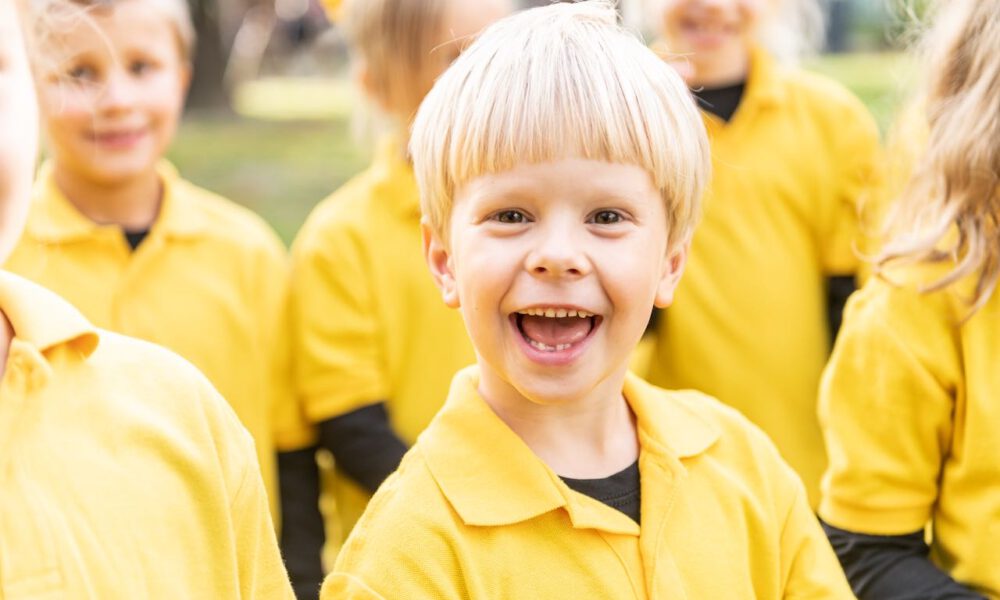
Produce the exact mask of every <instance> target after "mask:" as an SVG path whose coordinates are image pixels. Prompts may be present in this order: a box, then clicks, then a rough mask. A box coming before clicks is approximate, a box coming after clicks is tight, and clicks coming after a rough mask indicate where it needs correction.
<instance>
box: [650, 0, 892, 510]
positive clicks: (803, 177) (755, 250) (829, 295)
mask: <svg viewBox="0 0 1000 600" xmlns="http://www.w3.org/2000/svg"><path fill="white" fill-rule="evenodd" d="M660 6H661V7H662V11H661V12H659V16H660V17H661V18H662V34H663V42H664V45H665V47H666V51H667V52H668V53H669V56H670V60H671V61H673V62H674V64H675V65H676V66H677V68H678V70H679V71H680V72H681V74H682V75H684V76H685V78H686V79H687V82H688V85H689V86H690V87H691V88H692V89H693V91H694V93H695V95H696V96H697V98H698V101H699V105H700V107H701V109H702V113H703V117H704V121H705V125H706V127H707V129H708V135H709V141H710V143H711V148H712V167H713V172H712V181H711V182H710V184H709V190H708V193H707V195H706V199H705V215H704V220H703V221H702V223H701V225H700V226H699V228H698V231H697V233H696V234H695V236H694V240H693V243H692V246H691V260H690V261H689V263H688V267H687V274H686V275H685V277H684V280H683V281H682V282H681V285H680V287H679V288H678V290H677V302H676V304H675V305H674V306H673V307H672V308H671V310H670V311H669V312H665V313H663V314H662V315H656V317H654V322H653V323H652V325H651V327H652V331H651V333H652V334H653V335H652V340H651V344H652V348H649V347H647V348H646V351H647V352H649V353H650V354H651V356H648V355H647V356H646V357H645V358H644V359H640V361H639V363H638V364H639V370H640V372H643V371H644V370H646V372H647V374H648V377H649V379H650V381H651V382H653V383H655V384H658V385H663V386H666V387H670V388H686V387H691V388H695V389H700V390H703V391H705V392H708V393H709V394H712V395H714V396H716V397H718V398H719V399H720V400H722V401H723V402H726V403H728V404H729V405H731V406H733V407H736V408H737V409H739V410H740V411H741V412H743V413H744V414H745V415H747V416H748V417H749V418H750V420H751V421H753V422H754V423H756V424H757V425H759V426H761V427H762V428H763V429H764V431H765V432H766V433H767V434H768V435H769V436H770V437H771V438H772V439H773V440H774V442H775V443H776V444H777V446H778V448H779V449H780V450H781V452H782V454H783V455H784V457H785V459H786V460H788V461H789V463H791V465H792V466H793V467H794V468H795V469H796V471H798V473H799V475H800V476H801V477H802V478H803V480H804V481H805V484H806V488H807V490H808V491H809V495H810V500H811V502H812V503H813V505H814V506H815V504H816V502H818V489H819V488H818V486H819V478H820V475H821V474H822V472H823V468H824V466H825V464H826V458H825V456H824V451H823V442H822V438H821V436H820V431H819V425H818V423H817V418H816V408H815V404H816V389H817V385H818V382H819V376H820V372H821V370H822V368H823V365H824V363H825V362H826V358H827V356H828V353H829V350H830V343H831V337H832V336H833V335H834V333H835V330H836V328H837V323H839V314H840V311H841V308H842V305H843V300H844V299H845V298H846V296H847V295H848V294H849V293H850V292H851V291H852V290H853V278H854V276H855V274H856V272H857V271H858V258H857V256H856V254H855V243H856V242H857V240H858V233H859V226H858V220H859V219H858V213H859V199H860V198H861V196H862V192H863V190H864V189H865V188H866V186H867V185H868V184H869V178H870V177H871V175H872V173H873V171H874V166H875V162H876V157H877V152H878V132H877V129H876V126H875V123H874V121H873V120H872V118H871V116H870V115H869V114H868V112H867V110H866V109H865V108H864V106H863V105H862V104H861V102H860V101H859V100H858V99H857V98H855V97H854V96H852V95H851V94H850V93H849V92H848V91H847V90H845V89H844V88H843V87H841V86H840V85H838V84H836V83H834V82H833V81H830V80H828V79H826V78H824V77H820V76H818V75H814V74H811V73H807V72H805V71H803V70H801V69H797V68H794V67H792V66H788V65H787V64H785V63H786V62H787V61H783V60H782V59H787V58H789V57H791V56H794V55H796V54H797V53H798V52H799V51H800V49H801V48H802V47H803V45H804V44H803V40H804V39H807V35H806V33H807V31H808V30H809V28H808V27H806V25H805V23H809V22H810V19H807V18H805V17H808V16H809V15H812V14H818V10H819V9H818V7H817V6H816V4H815V1H814V0H766V1H759V2H757V1H749V0H663V2H661V4H660ZM647 343H650V342H649V341H647ZM650 350H651V352H650ZM644 362H645V363H647V365H645V368H644V365H643V363H644Z"/></svg>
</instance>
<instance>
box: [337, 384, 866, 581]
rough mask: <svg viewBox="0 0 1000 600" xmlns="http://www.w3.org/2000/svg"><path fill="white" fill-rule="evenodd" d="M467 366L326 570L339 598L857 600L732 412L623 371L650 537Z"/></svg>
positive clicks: (755, 438)
mask: <svg viewBox="0 0 1000 600" xmlns="http://www.w3.org/2000/svg"><path fill="white" fill-rule="evenodd" d="M477 386H478V369H477V368H476V367H471V368H469V369H467V370H464V371H462V372H460V373H459V374H458V375H457V376H456V378H455V381H454V383H453V385H452V390H451V393H450V395H449V398H448V401H447V403H446V404H445V407H444V409H442V411H441V412H440V413H439V414H438V416H437V417H436V418H435V420H434V421H433V422H432V423H431V425H430V426H429V427H428V428H427V431H426V432H424V434H423V435H422V436H421V437H420V440H419V441H418V442H417V444H416V446H414V448H413V449H412V450H411V451H410V452H409V453H408V454H407V455H406V458H404V460H403V464H402V465H401V467H400V469H399V470H398V471H397V472H396V473H395V474H394V475H393V476H392V477H391V478H390V479H389V480H388V481H387V482H386V483H385V484H384V485H383V486H382V487H381V488H380V489H379V491H378V492H377V493H376V495H375V497H374V498H373V500H372V502H371V504H370V505H369V507H368V510H367V511H366V512H365V515H364V516H363V517H362V519H361V521H359V522H358V524H357V526H356V527H355V529H354V532H353V533H352V534H351V537H350V538H349V539H348V541H347V543H346V545H345V546H344V549H343V550H342V552H341V554H340V556H339V557H338V559H337V564H336V567H335V569H334V572H333V573H332V574H331V575H330V576H328V578H327V580H326V582H325V584H324V589H323V593H322V595H321V597H322V598H323V599H324V600H329V599H333V598H379V597H381V598H409V599H422V598H436V599H444V598H663V599H666V598H671V599H673V598H811V599H819V598H853V596H852V595H851V592H850V590H849V589H848V587H847V583H846V581H845V580H844V576H843V573H842V572H841V570H840V566H839V565H838V563H837V559H836V557H834V555H833V551H832V550H831V549H830V547H829V545H828V543H827V541H826V538H825V537H824V535H823V533H822V531H821V530H820V528H819V524H818V522H817V520H816V518H815V517H814V516H813V514H812V512H811V511H810V509H809V504H808V502H807V501H806V496H805V490H804V489H803V488H802V484H801V482H800V481H799V480H798V478H797V477H796V476H795V474H794V473H793V472H792V471H791V469H790V468H789V467H788V466H787V465H785V464H784V463H783V462H782V461H781V459H780V458H779V456H778V453H777V451H776V450H775V449H774V447H773V445H772V444H771V443H770V442H769V441H768V440H767V439H766V437H765V436H764V435H763V434H762V433H760V431H759V430H757V429H756V428H755V427H753V426H752V425H750V424H749V423H748V422H747V421H746V420H745V419H744V418H742V417H741V416H740V415H738V414H737V413H736V412H735V411H733V410H732V409H729V408H727V407H725V406H723V405H721V404H720V403H718V402H716V401H715V400H713V399H711V398H708V397H706V396H703V395H701V394H698V393H696V392H666V391H663V390H659V389H657V388H654V387H652V386H650V385H649V384H647V383H645V382H644V381H642V380H640V379H639V378H638V377H635V376H631V375H630V376H629V378H628V379H627V380H626V382H625V387H624V390H623V393H624V395H625V397H626V399H627V401H628V402H629V405H630V406H631V408H632V411H633V412H634V413H635V416H636V422H637V426H638V430H639V443H640V446H641V449H640V456H639V470H640V473H641V486H642V489H641V496H642V498H641V512H642V526H641V527H640V526H639V525H638V524H636V523H635V522H634V521H632V520H631V519H630V518H628V517H627V516H625V515H624V514H622V513H621V512H619V511H617V510H615V509H613V508H611V507H609V506H607V505H605V504H603V503H601V502H599V501H597V500H594V499H592V498H589V497H587V496H584V495H582V494H579V493H577V492H575V491H572V490H571V489H570V488H569V487H568V486H566V485H565V483H563V482H562V480H561V479H559V477H558V476H557V475H555V474H554V473H553V472H552V471H551V470H550V469H549V468H548V466H546V465H545V463H543V462H542V461H541V460H540V459H539V458H538V457H536V456H535V455H534V454H533V453H532V452H531V450H530V449H529V448H528V447H527V446H526V445H525V444H524V442H523V441H522V440H521V439H520V438H519V437H518V436H517V434H515V433H514V432H513V431H511V430H510V429H509V428H508V427H507V426H506V425H505V424H504V423H503V422H502V421H501V420H500V419H499V418H498V417H497V416H496V415H495V414H494V413H493V412H492V411H491V410H490V408H489V407H488V405H487V404H486V403H485V402H484V401H483V400H482V399H481V398H480V397H479V395H478V393H477V392H476V389H477Z"/></svg>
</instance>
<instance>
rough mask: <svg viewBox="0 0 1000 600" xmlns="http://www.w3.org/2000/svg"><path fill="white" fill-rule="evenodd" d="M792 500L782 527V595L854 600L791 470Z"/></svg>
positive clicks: (804, 492)
mask: <svg viewBox="0 0 1000 600" xmlns="http://www.w3.org/2000/svg"><path fill="white" fill-rule="evenodd" d="M788 476H789V479H792V480H794V481H792V482H791V483H792V484H793V485H794V491H792V492H791V494H790V497H791V498H792V502H791V505H790V508H789V510H788V513H787V516H786V518H785V522H784V525H783V527H782V530H781V565H782V576H783V578H784V585H783V586H782V588H783V590H784V593H783V594H782V598H787V599H796V600H798V599H801V600H806V599H809V600H813V599H821V598H831V599H832V598H842V599H852V598H854V594H853V593H851V588H850V585H849V584H848V583H847V579H846V577H845V576H844V571H843V569H842V568H841V566H840V563H839V562H838V561H837V556H836V555H835V554H834V552H833V548H831V547H830V542H829V541H827V538H826V535H825V534H824V533H823V529H822V528H821V527H820V524H819V521H818V520H817V519H816V515H815V514H813V511H812V509H811V508H810V505H809V499H808V498H807V497H806V491H805V488H804V487H803V485H802V482H801V481H799V480H798V477H797V476H795V474H794V473H792V472H791V471H789V473H788Z"/></svg>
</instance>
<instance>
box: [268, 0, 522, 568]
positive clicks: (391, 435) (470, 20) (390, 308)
mask: <svg viewBox="0 0 1000 600" xmlns="http://www.w3.org/2000/svg"><path fill="white" fill-rule="evenodd" d="M508 11H509V6H508V2H507V0H421V1H417V2H414V1H403V0H347V1H346V2H344V3H343V6H341V7H340V13H339V19H338V24H339V25H340V26H341V27H342V29H343V31H344V33H345V35H346V36H347V40H348V43H349V46H350V49H351V53H352V60H353V63H354V70H355V75H356V79H357V81H358V82H359V84H360V87H361V89H362V91H363V92H364V94H365V96H366V97H367V98H368V99H369V100H371V101H372V102H373V103H374V104H375V106H376V107H377V108H378V109H380V110H381V112H382V113H384V115H385V116H386V117H387V118H388V119H389V120H390V122H391V123H390V125H389V128H390V131H389V132H388V133H387V135H385V136H384V138H383V139H382V140H381V141H380V143H379V147H378V150H377V153H376V156H375V159H374V162H373V163H372V165H371V167H369V168H368V169H367V170H366V171H364V172H363V173H361V174H360V175H358V176H356V177H355V178H354V179H352V180H351V181H349V182H348V183H347V184H345V185H344V186H343V187H342V188H341V189H340V190H338V191H337V192H336V193H334V194H333V195H332V196H330V197H329V198H327V199H326V200H324V201H323V202H321V203H320V204H319V205H318V206H317V207H316V209H315V210H314V211H313V212H312V214H311V215H310V216H309V218H308V220H307V221H306V223H305V225H304V226H303V227H302V230H301V231H300V232H299V235H298V237H297V238H296V240H295V243H294V245H293V251H292V254H293V273H292V286H291V290H292V293H291V304H292V319H293V338H294V342H293V347H294V356H295V369H294V373H295V388H296V390H297V392H298V394H299V398H300V400H301V402H302V403H303V405H304V410H305V412H306V413H307V415H308V417H309V419H310V420H311V421H312V422H314V423H318V425H319V432H320V446H321V447H322V448H325V449H326V450H329V451H330V452H331V453H332V455H333V458H334V461H335V463H336V471H337V473H338V478H337V481H336V484H335V488H336V492H335V494H336V498H337V511H338V513H339V518H340V523H339V525H340V526H339V529H340V533H337V532H336V531H334V532H333V533H332V535H333V536H336V537H337V539H333V540H331V542H332V546H334V547H336V546H338V545H339V541H340V540H339V538H340V536H341V535H346V534H347V533H348V532H349V531H350V528H351V527H352V526H353V524H354V522H355V521H356V520H357V518H358V516H360V514H361V512H362V511H363V510H364V507H365V504H366V503H367V501H368V498H369V496H370V494H371V493H372V492H374V491H375V489H376V488H377V487H378V486H379V484H381V483H382V481H383V480H384V479H385V478H386V476H388V475H389V474H390V473H392V472H393V471H394V470H395V469H396V467H397V466H398V465H399V460H400V458H401V457H402V456H403V453H404V452H405V451H406V449H407V447H408V446H409V445H410V444H412V443H413V442H414V440H415V439H416V437H417V434H419V433H420V432H421V431H422V430H423V429H424V427H425V426H426V425H427V423H428V422H430V419H431V417H432V416H433V415H434V413H435V412H437V410H438V408H440V406H441V404H442V402H443V401H444V398H445V396H446V394H447V391H448V383H449V381H451V377H452V375H454V374H455V372H456V371H457V370H458V369H460V368H462V367H465V366H467V365H469V364H471V363H472V362H473V361H474V360H475V356H474V354H473V352H472V348H471V346H470V345H469V342H468V338H467V335H466V333H465V330H464V328H463V327H462V320H461V318H460V317H459V315H457V314H456V313H455V312H454V311H450V310H448V309H447V307H445V306H443V305H442V303H441V297H440V294H439V293H438V291H437V289H436V288H435V287H434V284H433V282H432V281H431V278H430V275H428V273H427V269H426V267H425V265H424V262H423V258H422V256H421V241H420V206H419V202H418V200H419V199H418V195H417V187H416V182H415V181H414V179H413V171H412V168H411V166H410V162H409V158H408V157H407V155H406V142H407V133H406V132H407V130H408V128H409V125H410V121H411V119H412V118H413V115H414V114H415V112H416V110H417V107H418V106H419V104H420V101H421V100H422V99H423V97H424V94H426V93H427V91H428V90H429V89H430V87H431V85H432V84H433V83H434V79H435V78H436V77H437V76H438V75H439V74H440V73H441V72H442V71H443V70H444V69H445V68H446V67H447V66H448V65H449V64H450V63H451V61H452V60H453V59H454V58H455V57H456V56H458V54H459V53H460V52H461V51H462V48H463V47H464V46H465V45H466V44H467V43H469V41H470V39H471V38H472V37H473V36H474V35H475V34H476V33H477V32H478V31H479V30H480V29H482V28H483V27H485V26H486V25H488V24H489V23H491V22H492V21H493V20H495V19H497V18H499V17H501V16H503V15H504V14H506V13H507V12H508ZM314 454H315V452H314V451H312V450H310V449H304V450H301V451H299V452H297V453H286V454H284V455H283V456H282V457H281V464H282V470H283V471H285V472H286V473H287V475H288V477H289V478H294V477H295V476H294V475H293V474H294V473H296V472H299V471H302V470H307V469H309V468H311V467H312V463H313V462H314ZM295 491H296V490H294V489H291V488H290V492H295ZM298 491H308V487H306V488H301V489H300V490H298ZM286 500H287V502H289V503H290V505H292V506H295V508H294V509H292V508H290V509H289V511H290V512H295V513H296V514H297V515H298V516H297V518H299V519H306V518H307V517H306V515H307V514H308V512H309V510H310V507H309V505H310V504H311V505H313V506H314V505H315V503H316V498H315V497H313V498H309V497H308V494H299V496H298V498H297V499H292V498H287V499H286ZM312 511H313V512H315V509H312ZM310 529H311V530H312V531H314V532H315V533H316V534H320V535H321V534H322V530H321V528H320V527H318V526H312V527H311V528H310V526H309V525H308V524H306V523H303V524H299V523H296V524H295V525H293V526H292V527H291V528H290V529H288V530H287V531H286V534H289V535H291V534H294V533H298V532H302V533H303V534H304V535H302V536H299V537H298V538H297V539H289V535H286V536H285V538H284V540H283V548H284V550H285V552H286V555H287V556H288V559H289V564H290V570H291V571H292V578H293V580H295V581H298V580H301V578H303V577H308V578H310V579H312V578H315V579H316V583H317V584H318V582H319V580H318V578H319V577H320V576H321V573H320V572H319V571H318V562H317V561H318V556H317V553H316V550H315V548H316V546H317V545H318V544H321V543H322V537H320V538H318V539H317V538H315V537H314V538H312V539H308V535H307V532H308V531H310ZM300 557H301V558H300ZM300 563H305V564H304V565H303V566H302V567H300V566H299V565H300ZM310 564H311V565H312V567H309V565H310ZM310 568H311V573H312V575H306V574H305V571H307V570H308V569H310Z"/></svg>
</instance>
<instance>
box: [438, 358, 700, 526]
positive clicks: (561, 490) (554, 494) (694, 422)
mask: <svg viewBox="0 0 1000 600" xmlns="http://www.w3.org/2000/svg"><path fill="white" fill-rule="evenodd" d="M478 385H479V369H478V367H469V368H467V369H465V370H463V371H460V372H459V373H458V374H457V375H456V376H455V378H454V380H453V381H452V386H451V391H450V392H449V394H448V400H447V402H446V403H445V406H444V407H443V408H442V410H441V412H440V413H438V415H437V416H436V417H435V419H434V421H433V422H432V423H431V425H430V426H429V427H428V429H427V431H426V432H425V433H424V434H423V435H422V436H421V440H420V442H419V444H418V446H419V447H420V448H421V451H422V453H423V455H424V457H425V460H426V462H427V466H428V468H429V469H430V472H431V474H432V476H433V477H434V479H435V481H436V482H437V484H438V486H439V487H440V488H441V490H442V492H443V494H444V495H445V497H446V498H447V499H448V502H449V503H450V504H451V505H452V506H453V507H454V508H455V511H456V512H457V513H458V514H459V516H461V518H462V520H463V521H464V522H465V523H466V524H468V525H475V526H500V525H510V524H514V523H519V522H522V521H525V520H528V519H531V518H533V517H537V516H539V515H542V514H544V513H547V512H549V511H552V510H555V509H557V508H566V510H567V512H568V513H569V517H570V520H571V521H572V523H573V525H574V527H578V528H596V529H602V530H605V531H611V532H615V533H623V534H633V535H636V534H637V533H638V527H637V526H636V524H635V523H634V522H633V521H631V519H628V518H627V517H624V515H622V517H623V519H620V520H618V521H617V522H616V523H618V525H615V523H611V522H609V520H608V519H607V518H606V517H604V516H603V515H606V514H607V511H603V513H602V514H597V512H595V511H591V510H587V507H585V506H581V505H580V504H579V503H578V502H574V501H573V500H572V499H571V494H573V493H574V492H572V491H571V490H570V488H569V487H568V486H567V485H566V484H565V483H564V482H563V481H562V480H561V479H560V478H559V476H558V475H556V474H555V473H554V472H553V471H552V470H551V469H550V468H549V467H548V466H547V465H546V464H545V463H544V462H543V461H542V460H541V459H539V458H538V457H537V456H535V454H534V453H533V452H532V451H531V449H529V448H528V446H527V445H526V444H525V443H524V442H523V441H522V440H521V438H519V437H518V436H517V434H516V433H514V432H513V431H512V430H511V429H510V428H509V427H508V426H507V425H506V424H505V423H504V422H503V421H502V420H500V418H499V417H498V416H497V415H496V414H495V413H494V412H493V410H492V409H491V408H490V407H489V405H487V404H486V402H485V401H484V400H483V399H482V398H481V397H480V396H479V393H478V391H477V388H478ZM623 392H624V395H625V398H626V400H627V401H628V403H629V405H630V407H631V408H632V411H633V413H635V415H636V420H637V425H638V429H639V441H640V446H641V451H642V452H643V453H644V455H645V457H646V458H648V459H651V460H655V461H657V462H659V463H661V464H662V465H663V466H664V468H667V469H669V470H676V469H683V468H684V467H683V459H685V458H689V457H693V456H696V455H698V454H701V453H702V452H704V451H705V450H707V449H708V448H709V447H710V446H711V445H712V444H713V443H714V442H715V440H716V439H717V438H718V436H719V433H718V430H717V429H716V428H715V427H714V426H713V425H712V424H710V423H709V422H708V421H706V420H704V419H702V418H701V417H699V416H698V415H697V414H695V413H694V412H693V411H692V410H691V409H689V408H687V407H685V406H684V405H682V404H680V403H678V402H677V401H674V400H672V399H670V398H669V397H667V394H668V393H666V392H663V391H662V390H658V389H656V388H654V387H652V386H650V385H649V384H647V383H645V382H643V381H642V380H641V379H639V378H638V377H636V376H635V375H632V374H629V375H628V376H627V378H626V381H625V385H624V389H623ZM459 449H460V452H461V454H460V455H457V452H458V451H459ZM641 460H642V459H641ZM641 464H642V462H640V466H641Z"/></svg>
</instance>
